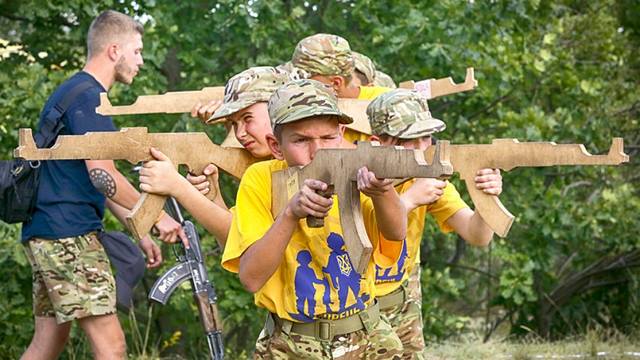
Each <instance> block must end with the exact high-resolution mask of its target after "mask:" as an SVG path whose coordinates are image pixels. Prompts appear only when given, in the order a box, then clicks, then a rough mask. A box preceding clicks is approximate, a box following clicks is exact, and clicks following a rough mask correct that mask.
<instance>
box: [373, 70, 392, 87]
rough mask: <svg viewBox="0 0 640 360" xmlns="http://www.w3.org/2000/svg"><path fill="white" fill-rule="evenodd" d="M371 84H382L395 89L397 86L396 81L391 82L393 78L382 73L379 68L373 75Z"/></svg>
mask: <svg viewBox="0 0 640 360" xmlns="http://www.w3.org/2000/svg"><path fill="white" fill-rule="evenodd" d="M373 85H375V86H384V87H388V88H392V89H395V88H397V87H398V86H396V83H394V82H393V79H392V78H391V76H389V75H387V74H385V73H383V72H382V71H380V70H376V76H375V79H374V80H373Z"/></svg>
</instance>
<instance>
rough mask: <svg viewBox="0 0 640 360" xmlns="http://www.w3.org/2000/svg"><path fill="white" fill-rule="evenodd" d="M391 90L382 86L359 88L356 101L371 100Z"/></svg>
mask: <svg viewBox="0 0 640 360" xmlns="http://www.w3.org/2000/svg"><path fill="white" fill-rule="evenodd" d="M391 90H393V89H392V88H388V87H384V86H360V94H359V95H358V100H373V99H375V98H377V97H378V96H380V95H382V94H384V93H386V92H387V91H391Z"/></svg>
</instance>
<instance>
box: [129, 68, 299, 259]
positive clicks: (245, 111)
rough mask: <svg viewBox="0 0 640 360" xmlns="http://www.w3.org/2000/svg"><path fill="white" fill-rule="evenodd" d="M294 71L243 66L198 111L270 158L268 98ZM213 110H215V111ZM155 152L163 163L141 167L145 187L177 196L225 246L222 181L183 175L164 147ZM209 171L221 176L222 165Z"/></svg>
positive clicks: (227, 212)
mask: <svg viewBox="0 0 640 360" xmlns="http://www.w3.org/2000/svg"><path fill="white" fill-rule="evenodd" d="M289 76H290V75H289V74H288V73H286V72H284V71H282V70H278V69H276V68H273V67H267V66H260V67H252V68H249V69H247V70H244V71H242V72H240V73H238V74H236V75H234V76H233V77H231V78H230V79H229V81H228V82H227V84H226V86H225V88H224V102H223V103H222V104H220V103H219V102H211V103H209V104H206V105H204V106H197V107H196V108H195V109H194V115H196V114H197V115H198V116H203V115H205V116H207V117H206V118H205V120H206V121H208V122H209V123H215V122H220V121H225V120H226V121H229V122H231V124H232V127H233V131H234V133H235V136H236V138H237V139H238V140H239V141H240V143H241V145H242V147H244V148H245V149H247V151H249V152H250V153H251V155H252V156H253V157H255V158H257V159H264V158H270V157H271V150H270V149H269V146H268V145H267V142H266V138H265V137H266V135H267V134H271V122H270V121H269V112H268V110H267V100H269V97H270V96H271V94H272V93H273V92H274V91H275V90H276V89H277V88H279V87H280V86H282V85H284V84H285V83H286V82H288V81H289V79H290V77H289ZM212 111H213V112H214V113H213V114H211V112H212ZM152 154H153V155H154V156H155V157H156V158H157V159H158V160H162V161H149V162H147V163H145V164H144V166H143V168H142V169H141V170H140V189H142V190H144V191H146V192H150V193H155V194H161V195H170V196H173V197H174V198H175V199H176V200H177V201H178V202H179V203H180V204H181V205H183V206H184V207H185V208H186V209H187V211H189V213H191V215H193V217H194V218H195V219H196V220H197V221H198V222H199V223H201V224H202V225H203V226H204V227H205V228H206V229H207V231H209V232H210V233H211V234H213V235H214V236H215V238H216V240H217V241H218V244H219V245H220V247H224V244H225V241H226V239H227V234H228V232H229V227H230V226H231V218H232V215H231V211H230V210H229V209H228V208H227V206H226V204H225V203H224V201H223V199H222V196H220V189H219V186H218V182H217V181H215V183H213V184H210V183H209V182H208V181H207V178H206V177H205V176H196V177H192V176H187V179H188V181H189V182H190V183H191V184H193V185H194V186H191V184H189V182H187V180H185V178H183V177H182V176H180V174H179V173H178V172H177V171H176V169H175V167H174V166H173V164H172V163H171V161H170V160H169V159H167V157H166V156H165V155H164V154H162V153H161V152H160V151H157V150H152ZM204 173H205V174H207V175H212V177H213V178H214V179H215V178H217V168H216V167H215V166H213V165H209V166H208V167H207V168H205V169H204ZM210 187H213V190H214V191H216V192H217V194H218V196H216V199H215V200H214V201H213V202H211V201H209V199H208V198H206V197H204V196H203V195H202V194H207V193H208V192H209V191H210Z"/></svg>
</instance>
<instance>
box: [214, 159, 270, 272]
mask: <svg viewBox="0 0 640 360" xmlns="http://www.w3.org/2000/svg"><path fill="white" fill-rule="evenodd" d="M265 163H269V162H268V161H265V162H260V163H256V164H254V165H252V166H250V167H249V168H248V169H247V171H246V172H245V174H244V176H243V177H242V180H241V181H240V187H239V188H238V194H237V197H236V207H235V208H234V210H233V211H232V214H233V219H232V221H231V228H230V229H229V236H228V237H227V244H226V245H225V248H224V253H223V254H222V267H223V268H225V269H226V270H228V271H231V272H235V273H237V272H238V271H239V265H240V257H241V256H242V254H243V253H244V252H245V251H246V250H247V249H248V248H249V247H250V246H251V245H252V244H253V243H255V242H256V241H257V240H259V239H260V238H262V237H263V236H264V234H265V233H266V232H267V231H268V230H269V228H270V227H271V225H273V222H274V220H273V215H272V214H271V170H270V167H269V165H268V164H265Z"/></svg>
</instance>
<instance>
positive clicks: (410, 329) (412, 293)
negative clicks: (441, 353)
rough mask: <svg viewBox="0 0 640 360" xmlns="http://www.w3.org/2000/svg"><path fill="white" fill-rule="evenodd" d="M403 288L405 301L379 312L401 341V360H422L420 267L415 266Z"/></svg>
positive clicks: (423, 343)
mask: <svg viewBox="0 0 640 360" xmlns="http://www.w3.org/2000/svg"><path fill="white" fill-rule="evenodd" d="M408 280H409V281H408V282H407V284H406V285H405V286H404V288H405V293H406V301H405V303H404V304H398V305H396V306H393V307H389V308H386V309H380V312H381V313H382V314H384V316H386V318H387V319H388V320H389V324H391V326H392V327H393V329H394V330H395V332H396V334H398V337H399V338H400V340H401V341H402V345H403V348H404V351H403V353H402V359H424V355H423V352H424V349H425V342H424V334H423V333H422V329H423V325H422V289H421V286H420V266H419V265H418V266H416V267H415V269H414V271H412V272H411V275H410V276H409V279H408Z"/></svg>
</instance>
